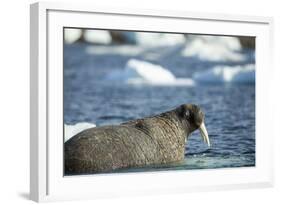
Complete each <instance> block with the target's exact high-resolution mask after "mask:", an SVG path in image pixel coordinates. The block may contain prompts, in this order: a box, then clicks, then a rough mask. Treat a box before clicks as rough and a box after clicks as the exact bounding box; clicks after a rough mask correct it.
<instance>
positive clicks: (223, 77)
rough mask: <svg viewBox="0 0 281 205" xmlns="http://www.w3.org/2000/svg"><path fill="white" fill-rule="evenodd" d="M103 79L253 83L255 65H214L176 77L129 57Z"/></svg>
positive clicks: (152, 82) (185, 83)
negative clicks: (122, 66) (190, 75)
mask: <svg viewBox="0 0 281 205" xmlns="http://www.w3.org/2000/svg"><path fill="white" fill-rule="evenodd" d="M105 80H107V81H108V82H109V83H110V82H117V83H127V84H139V85H141V84H146V85H152V86H161V85H162V86H193V85H195V84H196V83H197V84H200V83H201V84H210V83H212V84H220V83H242V84H243V83H255V65H254V64H248V65H243V66H240V65H238V66H215V67H213V68H211V69H208V70H205V71H201V72H195V73H194V74H193V75H192V78H176V77H175V76H174V75H173V73H172V72H171V71H170V70H169V69H167V68H164V67H162V66H160V65H156V64H152V63H150V62H147V61H140V60H137V59H130V60H129V61H128V62H127V64H126V66H125V68H124V69H120V70H113V71H112V72H110V73H108V74H107V75H106V77H105Z"/></svg>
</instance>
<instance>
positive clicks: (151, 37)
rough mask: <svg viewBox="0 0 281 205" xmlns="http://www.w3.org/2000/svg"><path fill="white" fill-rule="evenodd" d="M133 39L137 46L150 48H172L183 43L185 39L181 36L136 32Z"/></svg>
mask: <svg viewBox="0 0 281 205" xmlns="http://www.w3.org/2000/svg"><path fill="white" fill-rule="evenodd" d="M135 38H136V40H135V41H136V42H137V44H140V45H146V46H151V47H153V46H173V45H177V44H183V43H185V37H184V35H182V34H168V33H149V32H136V33H135Z"/></svg>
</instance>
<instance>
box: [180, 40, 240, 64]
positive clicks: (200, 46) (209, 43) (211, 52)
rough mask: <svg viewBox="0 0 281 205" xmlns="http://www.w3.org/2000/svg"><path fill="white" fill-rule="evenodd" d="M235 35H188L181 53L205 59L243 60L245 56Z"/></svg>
mask: <svg viewBox="0 0 281 205" xmlns="http://www.w3.org/2000/svg"><path fill="white" fill-rule="evenodd" d="M241 49H242V46H241V44H240V41H239V39H238V38H237V37H230V36H204V35H189V36H188V40H187V44H186V47H185V48H184V49H183V51H182V55H183V56H186V57H193V56H195V57H198V58H199V59H200V60H207V61H235V62H238V61H243V60H245V56H244V55H243V54H241V53H239V51H241Z"/></svg>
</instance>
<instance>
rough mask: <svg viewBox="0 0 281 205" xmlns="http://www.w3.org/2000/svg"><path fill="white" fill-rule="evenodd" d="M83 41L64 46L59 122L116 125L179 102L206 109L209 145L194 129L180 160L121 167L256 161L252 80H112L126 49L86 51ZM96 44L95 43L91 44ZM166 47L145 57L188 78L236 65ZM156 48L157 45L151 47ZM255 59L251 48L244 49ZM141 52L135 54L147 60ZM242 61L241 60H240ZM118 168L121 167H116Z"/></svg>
mask: <svg viewBox="0 0 281 205" xmlns="http://www.w3.org/2000/svg"><path fill="white" fill-rule="evenodd" d="M87 49H89V46H88V45H86V44H72V45H65V46H64V123H65V124H75V123H78V122H91V123H95V124H96V125H97V126H101V125H108V124H119V123H121V122H124V121H128V120H132V119H137V118H143V117H145V116H150V115H154V114H158V113H161V112H165V111H167V110H170V109H173V108H175V107H177V106H178V105H180V104H184V103H194V104H198V105H199V106H200V107H201V108H202V109H203V111H204V113H205V118H206V119H205V124H206V127H207V130H208V133H209V137H210V141H211V148H208V147H207V145H206V144H205V143H204V142H203V141H202V139H201V137H200V135H199V132H198V131H196V132H194V133H193V134H192V135H191V137H190V138H189V140H188V142H187V144H186V153H185V160H184V161H183V162H182V163H177V164H169V165H163V166H161V167H146V168H141V169H125V170H121V171H124V172H129V171H151V170H171V169H172V170H174V169H202V168H223V167H245V166H255V85H254V84H211V85H210V84H207V85H200V84H199V85H196V86H193V87H184V86H148V85H139V86H136V85H127V84H122V83H112V82H109V81H106V80H105V76H106V75H107V74H108V73H109V72H112V71H113V70H114V69H123V68H124V66H125V64H126V62H127V61H128V60H129V59H131V58H132V55H130V54H122V55H121V54H118V53H117V54H116V53H110V50H108V53H106V52H103V53H102V54H95V55H93V54H90V53H88V52H87ZM91 49H99V46H91ZM180 49H181V47H178V48H177V49H175V48H174V49H171V52H170V53H169V48H166V50H165V55H164V54H163V55H160V57H158V58H157V59H154V60H150V62H153V63H157V64H160V65H162V66H164V67H166V68H168V69H169V70H170V71H171V72H172V73H173V74H174V75H175V76H176V77H190V76H191V75H192V73H193V72H195V71H201V70H205V69H209V68H212V67H213V66H215V65H237V63H233V62H202V61H200V60H198V59H196V58H186V57H181V56H180V55H178V52H176V51H177V50H178V51H180ZM150 52H152V53H153V52H155V53H159V52H161V49H159V48H158V49H157V50H150ZM243 52H244V53H245V55H247V57H248V58H247V60H246V61H245V62H242V64H243V63H244V64H246V63H254V59H253V51H249V50H244V51H243ZM144 54H145V53H139V54H136V55H134V56H133V57H134V58H137V59H142V60H148V59H146V58H145V56H146V55H144ZM239 65H241V62H240V63H239ZM118 171H120V170H118Z"/></svg>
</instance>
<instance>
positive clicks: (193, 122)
mask: <svg viewBox="0 0 281 205" xmlns="http://www.w3.org/2000/svg"><path fill="white" fill-rule="evenodd" d="M196 129H199V130H200V133H201V136H202V138H203V140H204V142H206V143H207V144H208V146H210V141H209V136H208V132H207V130H206V127H205V123H204V114H203V112H202V110H201V109H200V108H199V106H197V105H193V104H183V105H181V106H179V107H177V108H175V109H173V110H171V111H168V112H164V113H161V114H158V115H156V116H151V117H146V118H143V119H137V120H133V121H128V122H124V123H122V124H120V125H110V126H101V127H95V128H90V129H87V130H84V131H82V132H80V133H78V134H77V135H75V136H74V137H72V138H71V139H69V140H68V141H67V142H65V144H64V170H65V174H69V175H70V174H71V175H73V174H90V173H101V172H103V173H104V172H111V171H114V170H116V169H121V168H137V167H145V166H147V165H160V164H166V163H174V162H180V161H182V160H183V159H184V152H185V142H186V140H187V138H188V136H189V135H190V134H191V133H192V132H193V131H195V130H196Z"/></svg>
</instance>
